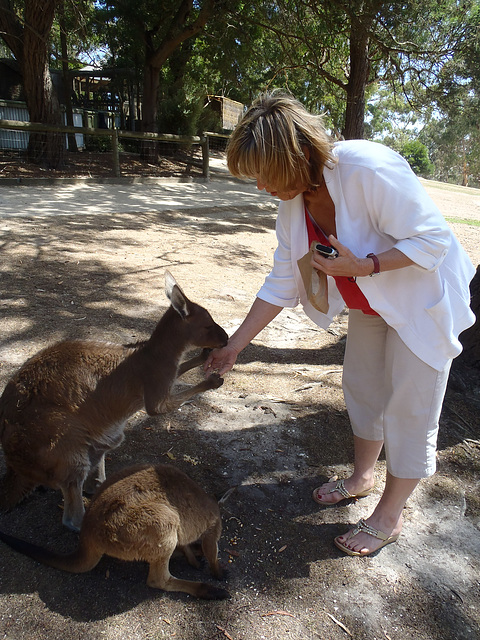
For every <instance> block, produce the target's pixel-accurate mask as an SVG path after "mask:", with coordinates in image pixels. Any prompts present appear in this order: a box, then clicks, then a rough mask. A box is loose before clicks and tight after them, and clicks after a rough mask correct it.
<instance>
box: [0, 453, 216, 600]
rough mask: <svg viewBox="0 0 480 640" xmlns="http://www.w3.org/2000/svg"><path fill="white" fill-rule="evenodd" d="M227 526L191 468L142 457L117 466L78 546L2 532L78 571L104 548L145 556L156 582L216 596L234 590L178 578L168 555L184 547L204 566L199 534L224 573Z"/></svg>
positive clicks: (126, 556)
mask: <svg viewBox="0 0 480 640" xmlns="http://www.w3.org/2000/svg"><path fill="white" fill-rule="evenodd" d="M221 531H222V523H221V519H220V510H219V508H218V504H217V502H216V500H214V498H211V497H210V496H208V495H207V494H206V493H205V491H203V489H201V488H200V487H199V486H198V485H197V484H196V483H195V482H193V480H192V479H191V478H189V477H188V476H187V475H186V474H185V473H183V472H182V471H180V470H178V469H176V468H175V467H171V466H169V465H158V466H153V465H138V466H136V467H130V468H127V469H124V470H123V471H120V472H119V473H116V474H112V476H110V477H109V478H108V480H107V481H106V482H105V483H104V484H102V486H101V487H100V488H99V489H98V490H97V492H96V493H95V495H94V496H93V498H92V500H91V502H90V505H89V507H88V508H87V511H86V513H85V517H84V518H83V522H82V527H81V529H80V538H79V543H78V547H77V549H76V550H75V551H74V552H73V553H70V554H68V555H62V554H58V553H55V552H52V551H49V550H47V549H43V548H41V547H38V546H37V545H34V544H31V543H29V542H25V541H23V540H20V539H18V538H14V537H13V536H9V535H7V534H5V533H3V532H0V540H3V541H4V542H6V543H7V544H8V545H10V546H11V547H12V548H13V549H15V550H16V551H20V552H21V553H24V554H26V555H28V556H30V557H31V558H33V559H34V560H37V561H39V562H42V563H44V564H47V565H49V566H51V567H55V568H56V569H62V570H64V571H70V572H72V573H83V572H86V571H90V570H91V569H93V568H94V567H95V566H96V565H97V564H98V563H99V561H100V559H101V558H102V556H103V555H104V554H107V555H109V556H113V557H114V558H119V559H121V560H141V561H146V562H148V563H149V564H150V571H149V574H148V578H147V584H148V585H149V586H150V587H154V588H157V589H165V590H166V591H184V592H185V593H189V594H190V595H192V596H195V597H197V598H205V599H208V600H213V599H223V598H228V597H229V593H228V591H226V590H225V589H220V588H218V587H213V586H211V585H208V584H205V583H204V582H193V581H191V580H179V579H178V578H175V577H174V576H172V575H171V573H170V570H169V560H170V557H171V555H172V554H173V552H174V551H175V549H179V550H180V551H182V552H183V553H184V554H185V556H186V558H187V560H188V561H189V562H190V564H192V565H193V566H195V567H196V568H199V563H198V561H197V559H196V558H195V555H194V553H193V550H192V549H191V547H190V544H191V543H192V542H196V541H197V540H198V539H200V540H201V544H202V551H203V554H204V555H205V557H206V559H207V561H208V565H209V567H210V571H211V573H212V575H214V576H215V577H216V578H219V579H220V578H221V577H222V573H223V572H222V569H221V567H220V565H219V562H218V547H217V543H218V540H219V538H220V533H221Z"/></svg>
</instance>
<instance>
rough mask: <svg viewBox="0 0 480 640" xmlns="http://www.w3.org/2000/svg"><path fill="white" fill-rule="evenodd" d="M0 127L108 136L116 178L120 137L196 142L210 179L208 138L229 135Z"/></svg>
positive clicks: (2, 123)
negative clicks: (179, 134)
mask: <svg viewBox="0 0 480 640" xmlns="http://www.w3.org/2000/svg"><path fill="white" fill-rule="evenodd" d="M0 129H8V130H13V131H26V132H28V133H31V132H34V133H65V134H69V133H73V134H84V135H88V136H98V137H103V138H106V137H107V138H110V139H111V145H112V158H113V175H114V177H116V178H118V177H120V176H121V170H120V150H119V144H118V143H119V140H120V139H121V138H125V139H130V140H144V141H157V142H170V143H177V144H189V145H191V144H198V145H200V147H201V150H202V175H203V177H204V178H205V180H209V179H210V151H209V138H210V137H212V138H224V139H228V137H229V136H227V135H224V134H220V133H213V132H211V131H206V132H204V133H203V134H202V135H201V136H178V135H174V134H169V133H151V132H140V131H124V130H122V129H94V128H90V127H71V126H67V125H47V124H42V123H39V122H22V121H18V120H0Z"/></svg>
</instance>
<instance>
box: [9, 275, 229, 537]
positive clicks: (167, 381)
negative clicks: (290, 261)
mask: <svg viewBox="0 0 480 640" xmlns="http://www.w3.org/2000/svg"><path fill="white" fill-rule="evenodd" d="M165 280H166V286H165V291H166V294H167V296H168V298H169V299H170V301H171V306H170V307H169V309H168V310H167V311H166V312H165V314H164V315H163V317H162V318H161V319H160V321H159V323H158V324H157V326H156V327H155V330H154V332H153V334H152V336H151V337H150V339H149V340H147V341H146V342H140V343H138V344H136V345H127V346H123V345H120V344H112V343H105V342H94V341H87V340H71V341H63V342H59V343H57V344H54V345H53V346H50V347H47V348H46V349H44V350H43V351H40V352H39V353H38V354H37V355H35V356H33V358H31V359H30V360H28V361H27V362H26V363H25V364H24V365H23V367H22V368H21V369H20V370H19V371H18V372H17V373H16V375H14V377H13V378H12V379H11V380H10V381H9V382H8V384H7V386H6V387H5V390H4V392H3V395H2V397H1V398H0V439H1V442H2V446H3V450H4V453H5V460H6V463H7V472H6V474H5V476H4V478H3V481H2V484H0V507H1V508H3V509H10V508H12V507H13V506H15V505H16V504H17V503H18V502H19V501H20V500H22V498H24V497H25V496H26V495H27V494H28V493H29V492H30V491H32V490H33V489H34V488H35V487H36V486H38V485H45V486H49V487H52V488H54V489H58V488H59V489H61V491H62V493H63V498H64V513H63V523H64V525H65V526H67V527H68V528H70V529H72V530H74V531H78V530H79V529H80V525H81V522H82V518H83V514H84V506H83V499H82V490H83V488H84V484H85V491H87V492H89V493H93V491H94V490H95V488H96V487H97V486H99V485H100V484H101V483H102V482H103V481H104V480H105V452H106V451H109V450H110V449H114V448H115V447H118V445H119V444H120V443H121V442H122V440H123V438H124V434H123V431H124V428H125V424H126V421H127V420H128V418H129V417H130V416H132V415H133V414H134V413H135V412H136V411H138V410H139V409H142V408H143V407H145V409H146V411H147V413H148V414H149V415H151V416H153V415H157V414H159V413H163V412H166V411H170V410H172V409H175V408H177V407H179V406H180V405H181V404H182V403H184V402H185V401H186V400H188V399H189V398H191V397H192V396H193V395H194V394H196V393H199V392H202V391H207V390H208V389H217V388H218V387H220V386H221V385H222V384H223V379H222V378H220V377H219V376H218V375H216V374H212V375H210V376H209V377H208V378H206V379H205V380H203V381H202V382H200V383H199V384H197V385H195V386H193V387H190V388H188V389H187V390H185V391H181V392H178V393H176V394H174V395H172V394H171V387H172V385H173V383H174V381H175V378H176V377H177V375H181V374H182V373H185V371H188V370H189V369H191V368H193V367H195V366H198V365H200V364H201V363H202V362H203V361H204V360H205V358H206V355H207V353H208V351H207V350H208V349H211V348H215V347H222V346H224V345H225V344H226V343H227V339H228V337H227V334H226V333H225V331H224V330H223V329H222V328H221V327H220V326H219V325H218V324H216V323H215V322H214V321H213V319H212V317H211V316H210V314H209V313H208V311H207V310H206V309H204V308H203V307H201V306H200V305H198V304H195V303H193V302H191V301H190V300H188V298H187V297H186V296H185V295H184V293H183V292H182V290H181V289H180V288H179V286H178V285H177V283H176V282H175V279H174V278H173V276H172V275H171V274H170V273H169V272H168V271H167V272H166V276H165ZM191 346H195V347H203V348H204V351H203V353H202V354H201V355H200V356H198V357H196V358H193V359H191V360H189V361H187V362H185V363H183V364H181V365H179V361H180V358H181V356H182V354H183V352H184V351H185V349H186V348H188V347H191Z"/></svg>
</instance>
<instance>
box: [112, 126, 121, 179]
mask: <svg viewBox="0 0 480 640" xmlns="http://www.w3.org/2000/svg"><path fill="white" fill-rule="evenodd" d="M112 153H113V175H114V176H115V178H119V177H120V154H119V151H118V129H113V131H112Z"/></svg>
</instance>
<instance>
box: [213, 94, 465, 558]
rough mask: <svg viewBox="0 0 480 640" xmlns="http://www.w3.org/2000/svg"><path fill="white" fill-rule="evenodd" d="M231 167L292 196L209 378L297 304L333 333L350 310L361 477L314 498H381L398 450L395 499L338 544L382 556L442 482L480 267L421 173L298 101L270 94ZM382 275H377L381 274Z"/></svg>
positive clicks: (327, 501) (255, 110)
mask: <svg viewBox="0 0 480 640" xmlns="http://www.w3.org/2000/svg"><path fill="white" fill-rule="evenodd" d="M227 162H228V167H229V170H230V172H231V173H232V174H233V175H234V176H236V177H249V178H255V179H256V181H257V187H258V189H260V190H262V189H266V191H267V192H269V193H271V194H272V195H273V196H276V197H278V198H279V199H280V201H281V202H280V206H279V212H278V218H277V224H276V231H277V239H278V247H277V249H276V252H275V257H274V266H273V269H272V271H271V273H270V274H269V275H268V276H267V278H266V280H265V283H264V285H263V286H262V288H261V289H260V291H259V292H258V294H257V298H256V300H255V302H254V303H253V305H252V307H251V309H250V311H249V313H248V314H247V316H246V318H245V320H244V321H243V323H242V324H241V326H240V327H239V329H238V330H237V331H236V332H235V333H234V334H233V335H232V337H231V338H230V340H229V342H228V345H227V346H226V347H224V348H222V349H216V350H214V351H213V352H212V353H211V354H210V356H209V358H208V360H207V362H206V363H205V369H206V370H210V369H218V371H219V373H220V375H222V374H223V373H225V372H226V371H228V370H230V369H231V368H232V367H233V365H234V363H235V360H236V358H237V356H238V354H239V353H240V351H241V350H242V349H243V348H244V347H246V346H247V345H248V343H249V342H250V341H251V340H252V339H253V338H254V337H255V336H256V335H257V334H258V333H259V332H260V331H261V330H262V329H263V328H264V327H265V326H266V325H268V323H269V322H271V321H272V320H273V318H275V316H276V315H277V314H278V313H279V312H280V311H281V309H282V308H283V307H293V306H295V305H297V304H298V302H301V304H302V305H303V308H304V310H305V312H306V314H307V315H308V316H309V317H310V318H311V319H312V320H313V321H314V322H315V323H316V324H317V325H319V326H321V327H324V328H326V327H327V326H328V325H329V323H330V322H331V321H332V319H333V317H334V316H335V315H337V314H338V313H339V312H340V311H341V310H342V308H343V307H344V305H345V304H346V305H347V306H348V308H349V320H348V333H347V343H346V349H345V358H344V367H343V379H342V385H343V391H344V397H345V403H346V407H347V410H348V414H349V417H350V421H351V425H352V430H353V438H354V445H355V460H354V470H353V473H352V475H351V476H350V477H348V478H346V479H345V480H340V481H338V482H327V483H325V484H323V485H322V486H320V487H318V488H317V489H315V491H314V492H313V498H314V500H315V501H316V502H318V503H320V504H322V505H334V504H337V503H338V502H340V501H342V500H344V499H345V498H349V497H361V496H365V495H367V494H368V493H370V492H371V490H372V488H373V482H374V466H375V463H376V461H377V459H378V456H379V454H380V451H381V449H382V447H383V446H384V447H385V456H386V465H387V477H386V483H385V489H384V492H383V494H382V497H381V499H380V501H379V502H378V504H377V506H376V508H375V510H374V511H373V513H372V514H371V515H370V516H369V517H368V518H367V519H365V520H360V522H359V523H357V524H356V525H355V526H354V527H353V528H352V529H351V530H350V531H349V532H347V533H346V534H344V535H341V536H338V537H337V538H335V544H336V545H337V546H338V547H339V548H340V549H342V551H344V552H345V553H347V554H349V555H361V556H364V555H369V554H370V553H373V552H374V551H376V550H378V549H380V548H381V547H383V546H385V545H386V544H389V543H391V542H394V541H395V540H396V539H397V538H398V536H399V534H400V531H401V528H402V510H403V507H404V506H405V502H406V500H407V498H408V497H409V496H410V495H411V493H412V492H413V490H414V489H415V487H416V485H417V484H418V482H419V480H420V479H421V478H424V477H428V476H430V475H432V474H433V473H434V471H435V449H436V440H437V432H438V421H439V417H440V411H441V407H442V402H443V397H444V394H445V389H446V385H447V380H448V375H449V370H450V365H451V362H452V359H453V358H454V357H455V356H456V355H458V354H459V353H460V351H461V344H460V342H459V340H458V336H459V334H460V333H461V332H462V331H463V330H464V329H466V328H467V327H469V326H470V325H471V324H473V322H474V320H475V317H474V315H473V313H472V311H471V309H470V306H469V302H470V295H469V282H470V280H471V279H472V277H473V275H474V268H473V265H472V264H471V262H470V260H469V259H468V257H467V256H466V254H465V252H464V251H463V249H462V248H461V246H460V244H459V243H458V241H457V239H456V238H455V236H454V235H453V234H452V232H451V230H450V229H449V227H448V225H447V224H446V222H445V220H444V218H443V217H442V215H441V214H440V212H439V210H438V209H437V207H436V206H435V205H434V203H433V202H432V200H431V199H430V198H429V197H428V195H427V194H426V192H425V190H424V189H423V187H422V186H421V185H420V182H419V181H418V180H417V178H416V176H415V175H414V173H413V172H412V171H411V169H410V167H409V165H408V163H407V162H406V161H405V160H404V159H403V158H401V156H399V155H398V154H396V153H395V152H393V151H392V150H390V149H388V148H387V147H385V146H383V145H380V144H376V143H373V142H367V141H364V140H352V141H344V142H339V143H336V144H333V143H332V142H331V140H330V139H329V137H328V135H327V134H326V132H325V129H324V127H323V124H322V121H321V118H320V117H318V116H314V115H312V114H310V113H309V112H307V111H306V110H305V109H304V108H303V106H302V105H301V104H300V103H299V102H297V101H296V100H295V99H293V98H292V97H290V96H287V95H284V94H276V93H274V94H271V95H264V96H261V97H260V98H259V99H257V101H256V102H255V103H254V104H253V105H252V106H251V108H250V109H249V110H248V112H247V113H246V114H245V116H244V117H243V119H242V121H241V122H240V123H239V125H238V126H237V128H236V129H235V131H234V133H233V135H232V137H231V139H230V142H229V146H228V151H227ZM312 240H319V241H320V242H322V243H323V244H327V245H331V246H332V247H334V248H335V249H336V250H337V251H338V257H336V258H335V259H331V258H326V257H323V256H322V255H320V254H319V253H318V252H316V251H314V252H312V259H311V264H312V267H313V268H315V269H317V270H318V271H319V272H323V273H324V274H326V275H327V276H328V278H327V281H328V303H329V309H328V312H327V313H321V312H320V311H318V310H317V309H316V308H314V307H313V306H312V304H311V303H310V302H309V300H308V298H307V293H306V291H305V287H304V284H303V281H302V277H301V274H300V271H299V269H298V265H297V260H298V259H299V258H301V257H302V256H304V255H305V254H306V253H307V252H308V250H309V246H310V243H311V241H312ZM371 276H376V277H371Z"/></svg>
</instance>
